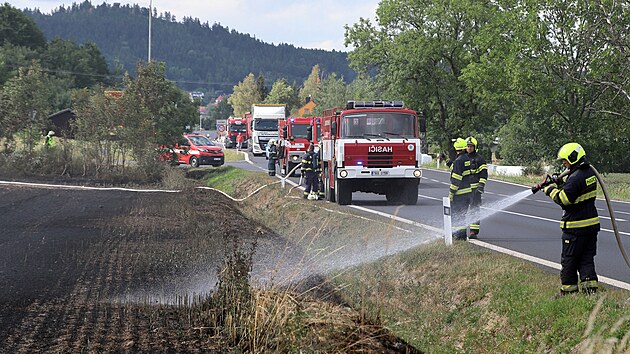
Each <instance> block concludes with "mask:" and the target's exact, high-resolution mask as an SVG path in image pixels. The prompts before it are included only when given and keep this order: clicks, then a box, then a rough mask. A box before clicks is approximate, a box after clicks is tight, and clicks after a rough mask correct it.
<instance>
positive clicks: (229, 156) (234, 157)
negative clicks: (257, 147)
mask: <svg viewBox="0 0 630 354" xmlns="http://www.w3.org/2000/svg"><path fill="white" fill-rule="evenodd" d="M223 152H224V154H225V161H239V160H244V159H245V157H244V156H243V153H242V152H240V151H236V150H234V149H223Z"/></svg>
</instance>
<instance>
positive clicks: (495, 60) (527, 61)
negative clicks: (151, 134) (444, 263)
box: [346, 0, 630, 172]
mask: <svg viewBox="0 0 630 354" xmlns="http://www.w3.org/2000/svg"><path fill="white" fill-rule="evenodd" d="M376 18H377V22H376V23H372V22H371V21H370V20H367V19H361V20H360V21H359V22H358V23H356V24H354V25H352V26H346V43H349V44H352V45H353V46H354V47H355V50H354V51H352V52H351V53H350V54H349V61H350V65H351V67H353V68H354V69H355V70H357V72H359V73H362V74H368V73H374V77H375V79H376V80H375V82H376V83H377V84H378V87H379V88H380V89H381V90H383V92H385V93H386V94H387V95H389V96H393V97H400V98H402V99H404V100H405V102H407V103H409V104H411V105H412V106H413V107H415V108H416V109H419V110H422V111H423V112H424V114H425V115H426V117H427V123H428V135H429V138H430V144H432V147H433V149H437V150H444V149H446V148H447V145H448V144H449V142H450V139H451V138H454V137H458V136H468V135H475V136H477V138H478V140H480V141H481V142H483V143H484V144H485V145H486V146H488V144H489V143H490V142H492V141H494V140H497V141H498V142H499V146H500V147H501V151H502V156H503V157H504V158H505V160H506V161H507V162H509V163H513V164H532V163H535V162H538V163H549V162H550V160H553V159H555V157H556V154H557V151H558V148H559V147H560V146H562V145H563V144H564V143H567V142H570V141H576V142H578V143H580V144H582V146H584V148H585V149H586V151H587V157H588V159H589V160H591V161H592V162H594V163H595V164H596V165H597V166H598V168H600V169H601V170H604V171H617V172H629V171H630V159H628V158H627V151H629V149H630V94H629V93H630V76H629V72H630V55H629V53H630V51H629V50H630V33H629V29H630V6H628V4H627V2H623V1H609V0H573V1H554V0H534V1H522V0H517V1H512V0H498V1H491V2H480V1H476V0H458V1H451V0H423V1H411V0H385V1H381V2H380V4H379V7H378V9H377V13H376Z"/></svg>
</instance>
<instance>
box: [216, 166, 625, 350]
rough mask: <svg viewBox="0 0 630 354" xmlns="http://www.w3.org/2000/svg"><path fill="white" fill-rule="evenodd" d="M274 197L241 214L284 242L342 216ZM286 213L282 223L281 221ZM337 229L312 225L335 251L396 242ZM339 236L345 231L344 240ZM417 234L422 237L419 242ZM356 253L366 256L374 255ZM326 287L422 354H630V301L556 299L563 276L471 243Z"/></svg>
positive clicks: (434, 246)
mask: <svg viewBox="0 0 630 354" xmlns="http://www.w3.org/2000/svg"><path fill="white" fill-rule="evenodd" d="M217 172H218V171H217ZM263 179H264V177H262V178H261V179H260V180H261V181H260V182H259V183H263V181H262V180H263ZM228 181H229V182H228ZM251 181H252V179H251V176H248V175H247V174H246V173H244V172H242V171H238V170H230V169H228V171H227V174H225V175H224V176H220V175H216V176H211V177H209V179H208V182H209V184H210V185H214V186H216V187H219V188H226V189H225V190H226V191H227V190H234V189H239V187H235V186H239V185H240V186H247V185H250V183H251ZM228 186H229V187H228ZM252 187H253V186H250V187H248V188H252ZM276 188H277V185H276V186H273V187H270V190H268V191H266V192H262V194H261V195H259V196H257V197H256V198H253V199H252V202H251V203H245V204H244V205H243V211H244V212H245V213H246V215H248V216H250V217H254V218H255V219H256V220H260V221H261V222H264V223H266V225H268V226H269V227H270V228H272V229H274V230H275V231H276V232H278V233H279V234H282V235H283V236H284V237H287V238H295V237H298V238H300V237H302V236H303V235H302V234H300V232H299V230H305V227H304V224H303V221H302V220H303V218H300V215H303V214H304V213H308V212H309V210H311V209H317V210H318V215H333V214H331V213H333V211H331V212H329V213H330V214H329V213H326V212H325V211H323V210H322V209H321V208H327V209H333V210H334V209H335V207H336V206H335V205H330V204H328V203H325V204H323V205H322V204H313V203H310V204H309V203H306V204H304V203H302V201H300V200H296V201H294V202H291V199H289V201H287V197H286V196H285V194H284V193H283V192H281V191H279V190H277V191H275V192H274V191H273V190H274V189H276ZM268 198H271V199H268ZM277 198H280V199H277ZM274 200H275V201H274ZM259 203H262V205H261V204H259ZM286 203H289V204H292V203H295V205H296V206H299V207H300V208H299V209H298V208H291V207H288V206H286ZM269 206H272V207H269ZM292 210H294V212H292ZM281 213H282V215H283V217H280V216H279V215H280V214H281ZM284 217H286V218H284ZM324 217H325V218H329V217H331V218H334V217H333V216H324ZM334 220H335V221H324V222H318V223H317V224H316V225H319V226H316V225H314V226H313V227H314V228H315V227H319V228H322V229H321V230H318V232H317V233H316V234H315V235H316V236H317V237H315V238H313V239H312V240H314V241H310V242H315V244H316V245H317V244H318V242H319V244H320V245H321V246H323V245H326V244H329V243H330V239H329V238H327V237H326V234H327V232H326V231H325V229H326V228H330V229H331V230H334V231H335V235H344V237H343V241H340V240H339V238H338V237H335V239H337V240H336V241H333V242H337V243H338V245H341V244H344V243H346V242H349V240H352V238H353V237H356V236H353V235H358V234H362V235H363V237H366V238H367V237H374V236H376V235H385V234H388V233H390V234H391V233H392V230H391V228H390V229H388V228H385V229H383V228H379V227H378V226H377V225H379V224H376V226H375V224H372V223H370V227H369V228H367V229H363V228H361V227H360V226H358V224H356V223H354V224H353V228H354V229H355V230H354V232H353V231H352V230H351V229H348V228H344V225H347V224H346V223H344V224H342V223H337V222H338V221H341V220H339V219H334ZM338 228H344V229H343V231H342V230H339V231H342V232H339V231H337V230H338ZM357 228H358V229H357ZM306 229H308V227H307V228H306ZM416 232H418V234H417V236H418V237H420V235H421V232H420V231H416ZM399 237H400V236H395V237H393V238H392V239H390V240H389V242H388V243H387V244H389V245H390V246H388V247H394V246H395V245H396V242H397V240H398V239H399ZM438 237H439V236H438V235H435V238H438ZM318 247H320V246H314V247H313V248H314V249H318ZM335 247H336V246H333V247H330V248H331V249H335ZM357 252H358V253H357V254H361V252H366V249H364V248H363V249H361V250H357ZM355 256H356V254H355ZM320 284H324V285H325V286H326V287H327V288H329V289H330V290H328V292H327V294H328V296H327V297H328V298H329V299H330V300H334V303H336V304H337V305H341V304H346V305H348V306H350V308H352V310H353V312H355V313H356V314H357V316H358V318H360V319H361V323H363V324H364V325H365V324H368V323H369V324H373V325H379V326H383V327H384V328H387V329H389V330H390V331H391V333H392V334H393V335H395V336H397V337H400V338H401V339H402V340H403V341H404V342H407V343H409V344H411V345H413V346H414V347H415V348H417V349H418V350H420V351H423V352H431V353H452V352H510V351H516V352H576V353H599V352H610V353H622V352H625V351H627V350H630V317H629V316H628V315H627V314H628V313H630V297H629V296H630V295H629V293H628V292H627V291H624V290H615V289H611V288H607V287H605V286H604V288H603V289H602V290H601V291H600V292H599V293H598V294H596V295H593V296H585V295H581V294H579V295H573V296H567V297H564V298H560V299H554V294H556V293H557V292H558V286H559V285H558V284H559V279H558V274H557V271H547V270H543V269H540V268H539V267H538V266H536V265H533V264H531V263H528V262H526V261H523V260H519V259H515V258H512V257H509V256H505V255H501V254H497V253H494V252H491V251H488V250H485V249H481V248H477V247H475V246H474V245H472V244H469V243H456V244H455V245H454V246H452V247H447V246H445V245H444V244H443V243H442V241H441V240H439V239H438V240H436V241H433V242H429V243H423V244H422V245H419V246H417V247H414V248H411V249H409V250H406V251H402V252H399V253H398V252H396V254H394V255H391V256H386V257H384V258H382V259H379V260H378V261H369V260H368V261H366V262H365V263H360V264H358V265H356V266H351V267H347V268H346V267H344V268H342V269H340V270H337V271H334V270H333V271H330V272H324V273H322V274H321V279H320ZM320 286H321V285H320ZM287 291H290V290H281V289H279V290H276V292H277V296H280V294H285V295H283V296H285V297H287V296H288V297H290V296H289V295H286V292H287ZM320 315H321V314H320ZM296 330H297V328H296ZM357 330H358V329H357Z"/></svg>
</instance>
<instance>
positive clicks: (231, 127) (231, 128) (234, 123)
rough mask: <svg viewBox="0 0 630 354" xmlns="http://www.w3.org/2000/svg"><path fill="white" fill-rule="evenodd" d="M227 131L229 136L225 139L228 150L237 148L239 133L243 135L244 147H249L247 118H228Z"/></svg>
mask: <svg viewBox="0 0 630 354" xmlns="http://www.w3.org/2000/svg"><path fill="white" fill-rule="evenodd" d="M225 130H226V132H227V136H226V138H225V147H226V148H233V147H236V136H237V135H238V133H241V134H243V146H242V147H243V148H246V147H247V139H249V135H248V134H247V120H246V119H245V118H234V117H230V118H228V120H227V126H226V129H225Z"/></svg>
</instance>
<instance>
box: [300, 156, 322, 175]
mask: <svg viewBox="0 0 630 354" xmlns="http://www.w3.org/2000/svg"><path fill="white" fill-rule="evenodd" d="M300 171H304V172H309V171H314V172H318V173H319V172H321V171H322V167H321V164H320V163H319V154H318V153H315V152H307V153H306V154H304V156H303V157H302V167H300Z"/></svg>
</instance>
